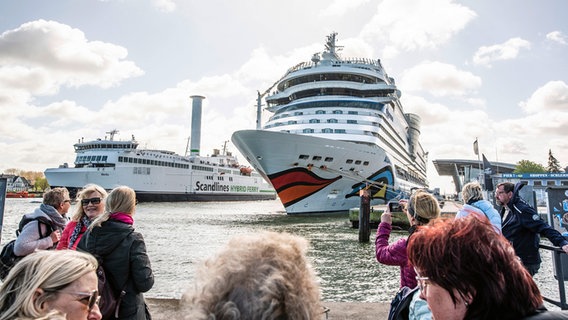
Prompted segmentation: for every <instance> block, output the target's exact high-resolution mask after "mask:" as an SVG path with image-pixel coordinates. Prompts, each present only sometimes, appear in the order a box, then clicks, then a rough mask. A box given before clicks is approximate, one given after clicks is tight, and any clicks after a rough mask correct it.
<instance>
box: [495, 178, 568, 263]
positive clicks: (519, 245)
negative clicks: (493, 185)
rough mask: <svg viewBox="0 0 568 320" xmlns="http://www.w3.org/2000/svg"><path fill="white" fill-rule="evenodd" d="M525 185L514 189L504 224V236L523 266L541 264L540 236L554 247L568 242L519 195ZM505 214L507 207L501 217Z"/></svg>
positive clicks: (519, 185) (518, 184)
mask: <svg viewBox="0 0 568 320" xmlns="http://www.w3.org/2000/svg"><path fill="white" fill-rule="evenodd" d="M523 186H524V185H523V184H521V183H517V184H516V185H515V188H514V189H513V197H512V198H511V200H510V201H509V203H507V207H509V210H510V213H509V214H508V215H507V217H506V218H505V220H504V221H503V223H502V229H501V230H502V232H503V236H505V238H507V240H509V242H511V244H512V245H513V248H515V253H516V254H517V256H519V258H521V261H522V262H523V264H525V265H527V264H529V265H530V264H539V263H540V262H541V259H540V253H539V244H540V236H541V235H542V236H543V237H546V238H548V240H550V242H552V244H553V245H555V246H557V247H562V246H564V245H567V244H568V241H567V240H566V239H565V238H564V237H563V236H562V234H561V233H560V232H558V231H557V230H556V229H554V228H552V227H551V226H550V225H549V224H548V223H546V222H545V221H544V220H543V219H542V218H541V217H540V215H539V214H538V212H537V211H536V210H535V209H534V208H533V207H531V206H530V205H529V204H528V203H526V201H525V200H523V199H522V198H521V196H520V195H519V190H521V188H522V187H523ZM504 212H505V207H503V208H502V209H501V217H503V214H504Z"/></svg>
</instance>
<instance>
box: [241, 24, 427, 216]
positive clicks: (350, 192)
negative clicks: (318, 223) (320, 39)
mask: <svg viewBox="0 0 568 320" xmlns="http://www.w3.org/2000/svg"><path fill="white" fill-rule="evenodd" d="M336 36H337V34H336V33H332V34H331V35H329V36H328V37H327V41H326V45H325V50H324V51H323V52H322V53H321V54H320V53H316V54H314V56H313V57H312V59H311V61H310V62H302V63H300V64H298V65H296V66H294V67H292V68H290V69H289V70H288V71H287V72H286V73H285V74H284V76H283V77H282V78H281V79H280V80H278V81H277V82H276V83H275V84H274V85H273V86H272V87H271V88H269V89H268V90H267V91H266V92H265V93H264V94H260V93H259V94H258V109H257V124H258V127H257V129H256V130H240V131H236V132H234V133H233V136H232V141H233V143H234V145H235V146H236V147H237V148H238V149H239V151H240V152H241V153H242V154H243V155H244V156H245V157H246V159H247V160H248V162H249V163H250V164H251V165H252V166H253V167H254V168H255V169H256V170H257V171H258V172H259V173H260V174H261V175H262V176H263V177H266V178H267V179H268V180H269V181H270V182H271V184H272V186H273V187H274V188H275V189H276V191H277V192H278V196H279V198H280V200H281V202H282V204H283V205H284V207H285V209H286V212H287V213H288V214H299V213H327V212H343V211H348V210H349V209H350V208H353V207H359V205H360V197H359V194H360V191H361V190H363V189H366V190H367V191H368V192H369V193H370V195H371V196H372V201H371V204H372V205H377V204H381V203H385V202H387V201H389V200H391V199H395V198H400V197H408V195H409V193H410V192H411V190H412V189H413V188H427V187H428V182H427V178H426V163H427V157H428V153H427V152H426V151H425V150H424V149H423V148H422V145H421V144H420V142H419V137H420V122H421V119H420V117H419V116H418V115H417V114H412V113H405V112H404V109H403V107H402V105H401V103H400V101H399V98H400V96H401V93H400V91H399V90H398V89H397V87H396V85H395V81H394V79H393V78H391V77H389V76H388V75H387V73H386V71H385V69H384V68H383V66H382V64H381V61H380V60H378V59H376V60H373V59H366V58H352V59H343V58H341V57H340V56H339V54H338V51H339V50H340V49H341V48H340V47H338V46H337V45H336V40H337V38H336ZM272 88H275V90H274V92H272V93H271V94H270V95H268V96H267V97H266V104H267V108H266V109H267V110H268V111H270V112H272V113H273V115H272V116H271V117H270V119H269V121H268V122H267V123H266V124H265V125H264V127H263V128H262V129H260V114H261V112H260V109H261V98H262V97H263V96H264V95H265V94H268V93H269V91H270V90H272Z"/></svg>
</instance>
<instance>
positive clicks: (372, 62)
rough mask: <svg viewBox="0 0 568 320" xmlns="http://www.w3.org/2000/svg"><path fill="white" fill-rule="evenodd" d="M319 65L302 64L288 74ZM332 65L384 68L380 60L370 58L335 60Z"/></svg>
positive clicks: (379, 69)
mask: <svg viewBox="0 0 568 320" xmlns="http://www.w3.org/2000/svg"><path fill="white" fill-rule="evenodd" d="M318 64H319V63H315V62H312V61H305V62H300V63H298V64H297V65H295V66H293V67H291V68H290V69H288V71H287V72H286V74H289V73H292V72H296V71H298V70H303V69H310V68H313V67H315V66H317V65H318ZM332 64H334V65H341V64H364V65H371V66H373V67H376V68H377V69H378V71H382V70H383V66H382V65H381V61H380V60H378V59H376V60H375V59H368V58H346V59H341V60H333V61H332Z"/></svg>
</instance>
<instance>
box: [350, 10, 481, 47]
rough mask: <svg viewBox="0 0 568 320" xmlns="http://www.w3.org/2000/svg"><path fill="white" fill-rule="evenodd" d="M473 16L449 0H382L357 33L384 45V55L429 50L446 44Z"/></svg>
mask: <svg viewBox="0 0 568 320" xmlns="http://www.w3.org/2000/svg"><path fill="white" fill-rule="evenodd" d="M475 18H476V13H475V12H474V11H473V10H471V9H469V8H468V7H465V6H463V5H461V4H458V3H454V2H453V1H452V0H432V1H421V0H405V1H400V0H385V1H382V2H380V3H379V5H378V7H377V14H376V15H375V16H374V17H373V18H372V19H371V21H370V22H369V23H367V24H366V25H365V27H364V28H363V30H362V31H361V33H360V35H361V37H363V38H366V39H374V41H372V42H375V41H376V39H379V42H381V43H384V44H385V49H384V50H385V52H384V53H383V55H382V57H383V58H390V57H393V56H394V55H396V54H397V53H398V52H399V51H414V50H421V49H432V48H436V47H438V46H440V45H441V44H443V43H446V42H447V41H448V40H449V39H450V38H451V37H452V36H454V35H455V34H456V33H458V32H459V31H461V30H462V29H464V28H465V26H466V25H467V24H468V23H469V22H470V21H472V20H473V19H475Z"/></svg>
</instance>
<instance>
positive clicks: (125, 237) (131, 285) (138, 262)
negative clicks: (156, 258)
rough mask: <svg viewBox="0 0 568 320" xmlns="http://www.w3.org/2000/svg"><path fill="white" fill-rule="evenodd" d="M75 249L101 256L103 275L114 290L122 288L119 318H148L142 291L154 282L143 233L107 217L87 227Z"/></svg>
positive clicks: (146, 289) (150, 286)
mask: <svg viewBox="0 0 568 320" xmlns="http://www.w3.org/2000/svg"><path fill="white" fill-rule="evenodd" d="M77 249H78V250H81V251H87V252H89V253H91V254H93V255H95V256H99V257H101V258H102V265H103V268H104V269H105V273H106V276H107V277H108V278H109V279H110V282H111V284H112V285H113V287H114V289H115V290H116V291H120V290H121V289H122V288H124V291H126V295H125V296H124V298H123V299H122V302H121V304H120V309H119V310H120V311H119V318H120V319H148V318H149V316H148V317H147V314H146V312H147V310H146V304H145V301H144V296H143V294H142V292H146V291H148V290H150V289H151V288H152V286H153V285H154V274H153V272H152V267H151V266H150V259H149V258H148V254H147V252H146V244H145V243H144V238H143V237H142V234H140V233H139V232H136V231H134V227H133V226H132V225H130V224H127V223H124V222H120V221H116V220H112V219H111V220H108V221H105V222H103V223H102V224H101V226H100V227H95V228H93V229H92V230H91V231H87V232H86V233H85V234H84V235H83V237H82V238H81V240H80V241H79V244H78V245H77Z"/></svg>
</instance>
